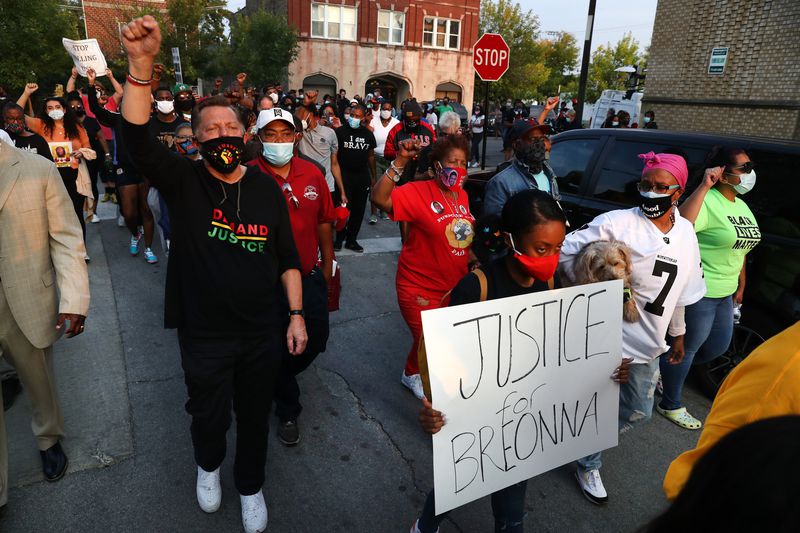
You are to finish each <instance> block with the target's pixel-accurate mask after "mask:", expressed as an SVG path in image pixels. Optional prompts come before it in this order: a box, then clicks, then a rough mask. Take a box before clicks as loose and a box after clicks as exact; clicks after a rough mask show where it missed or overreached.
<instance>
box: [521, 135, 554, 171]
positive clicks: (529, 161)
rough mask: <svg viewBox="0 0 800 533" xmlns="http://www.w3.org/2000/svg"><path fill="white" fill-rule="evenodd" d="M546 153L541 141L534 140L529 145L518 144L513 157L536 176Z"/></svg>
mask: <svg viewBox="0 0 800 533" xmlns="http://www.w3.org/2000/svg"><path fill="white" fill-rule="evenodd" d="M546 153H547V150H546V147H545V145H544V140H543V139H534V140H533V141H532V142H530V143H523V142H520V145H519V147H518V148H517V149H515V150H514V156H515V157H516V158H517V160H518V161H519V162H520V163H522V164H523V165H525V166H526V167H528V170H529V171H530V172H531V174H538V173H539V172H541V171H542V164H543V162H544V160H545V157H546Z"/></svg>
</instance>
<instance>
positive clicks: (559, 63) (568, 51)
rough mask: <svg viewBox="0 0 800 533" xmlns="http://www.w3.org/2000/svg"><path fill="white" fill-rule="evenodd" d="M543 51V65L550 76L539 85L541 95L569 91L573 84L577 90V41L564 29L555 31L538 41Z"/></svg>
mask: <svg viewBox="0 0 800 533" xmlns="http://www.w3.org/2000/svg"><path fill="white" fill-rule="evenodd" d="M538 44H539V46H541V47H542V51H543V53H544V65H545V66H546V67H547V68H548V69H549V70H550V76H549V77H548V78H547V80H545V81H544V83H542V84H541V85H540V86H539V91H540V93H541V95H542V96H553V95H557V94H558V92H559V87H560V89H561V92H569V91H570V89H571V88H572V87H573V86H574V87H575V90H577V76H576V72H575V69H576V68H577V66H578V52H579V51H580V49H579V48H578V41H577V40H576V39H575V37H574V36H573V35H572V34H570V33H567V32H565V31H561V32H557V33H555V34H554V35H553V38H550V39H542V40H540V41H539V43H538Z"/></svg>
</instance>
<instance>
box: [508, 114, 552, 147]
mask: <svg viewBox="0 0 800 533" xmlns="http://www.w3.org/2000/svg"><path fill="white" fill-rule="evenodd" d="M533 129H538V130H540V131H541V132H542V133H543V134H545V135H550V132H551V129H550V126H548V125H547V124H539V122H538V121H537V120H536V119H535V118H522V119H519V120H515V121H514V124H513V125H512V126H511V132H510V134H509V139H510V140H511V141H512V142H513V141H516V140H517V139H519V138H520V137H522V136H523V135H525V134H526V133H528V132H529V131H531V130H533Z"/></svg>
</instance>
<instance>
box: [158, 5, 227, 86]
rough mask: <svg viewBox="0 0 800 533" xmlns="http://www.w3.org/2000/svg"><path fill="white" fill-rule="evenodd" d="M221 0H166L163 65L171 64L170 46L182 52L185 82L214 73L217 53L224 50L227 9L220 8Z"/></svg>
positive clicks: (162, 51)
mask: <svg viewBox="0 0 800 533" xmlns="http://www.w3.org/2000/svg"><path fill="white" fill-rule="evenodd" d="M220 3H221V2H220V0H169V3H168V4H167V17H168V20H167V22H166V24H167V28H168V30H167V31H163V32H162V35H163V36H164V40H163V43H162V45H161V55H162V61H163V63H164V65H166V66H169V67H170V69H171V72H172V73H174V68H173V67H172V48H173V47H175V48H178V49H179V50H180V54H181V68H182V69H183V78H184V80H185V81H187V82H190V81H194V80H196V79H197V78H199V77H203V76H210V75H214V74H215V72H212V70H213V69H214V66H215V60H216V59H217V56H218V55H219V54H220V53H221V51H222V50H224V49H225V45H226V44H227V37H226V36H225V22H226V20H228V19H229V18H230V12H229V11H227V10H226V9H223V8H221V7H220Z"/></svg>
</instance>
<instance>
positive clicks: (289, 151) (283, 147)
mask: <svg viewBox="0 0 800 533" xmlns="http://www.w3.org/2000/svg"><path fill="white" fill-rule="evenodd" d="M261 153H262V154H263V155H264V159H266V160H267V162H268V163H269V164H270V165H274V166H276V167H282V166H284V165H285V164H286V163H288V162H289V160H291V159H292V156H293V155H294V143H261Z"/></svg>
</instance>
